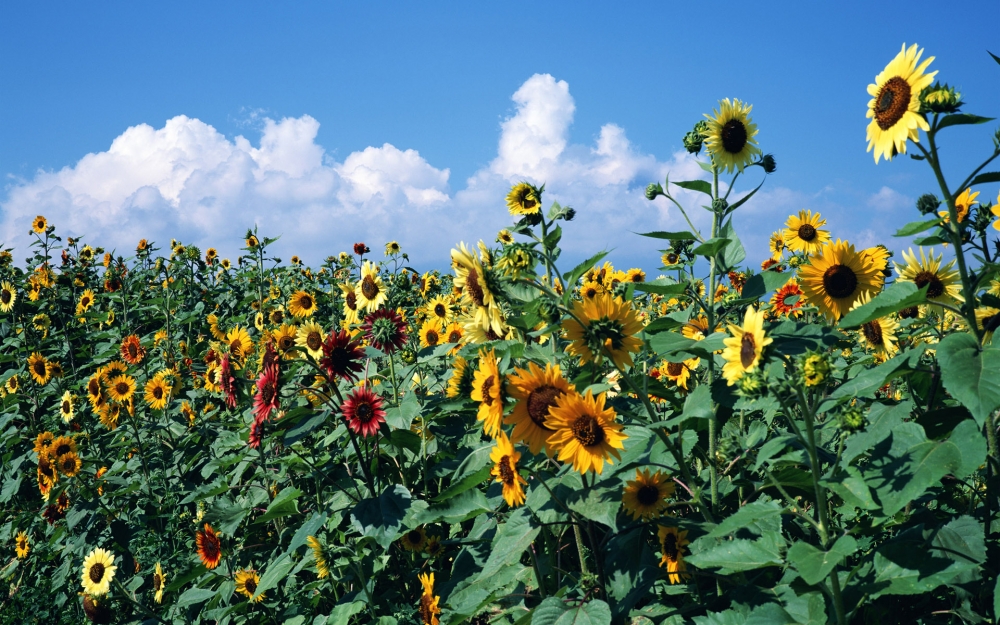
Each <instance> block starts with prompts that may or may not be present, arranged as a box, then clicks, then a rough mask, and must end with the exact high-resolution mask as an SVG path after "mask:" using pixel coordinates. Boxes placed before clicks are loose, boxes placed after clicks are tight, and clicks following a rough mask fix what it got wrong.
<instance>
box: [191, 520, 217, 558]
mask: <svg viewBox="0 0 1000 625" xmlns="http://www.w3.org/2000/svg"><path fill="white" fill-rule="evenodd" d="M194 538H195V543H196V544H197V546H198V557H199V558H201V561H202V562H203V563H204V564H205V568H207V569H214V568H215V567H217V566H219V561H220V560H222V543H220V542H219V535H218V534H216V533H215V530H213V529H212V526H211V525H209V524H208V523H206V524H205V529H204V530H198V531H197V532H196V533H195V537H194Z"/></svg>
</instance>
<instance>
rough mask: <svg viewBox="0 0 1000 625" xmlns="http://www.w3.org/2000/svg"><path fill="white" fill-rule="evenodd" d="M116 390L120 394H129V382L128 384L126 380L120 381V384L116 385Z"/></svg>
mask: <svg viewBox="0 0 1000 625" xmlns="http://www.w3.org/2000/svg"><path fill="white" fill-rule="evenodd" d="M115 391H116V392H117V393H118V394H119V395H125V394H127V393H128V384H126V383H124V382H119V383H118V384H116V385H115Z"/></svg>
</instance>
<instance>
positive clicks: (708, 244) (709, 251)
mask: <svg viewBox="0 0 1000 625" xmlns="http://www.w3.org/2000/svg"><path fill="white" fill-rule="evenodd" d="M729 243H730V241H729V239H724V238H722V237H716V238H714V239H709V240H708V241H705V242H704V243H702V244H701V245H699V246H698V247H696V248H694V250H692V253H693V254H694V255H695V256H705V257H708V258H711V257H712V256H715V255H716V254H718V253H719V252H721V251H722V250H723V249H724V248H725V247H726V246H727V245H729Z"/></svg>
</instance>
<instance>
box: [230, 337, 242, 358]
mask: <svg viewBox="0 0 1000 625" xmlns="http://www.w3.org/2000/svg"><path fill="white" fill-rule="evenodd" d="M229 351H230V352H232V354H233V355H235V356H239V355H240V354H241V353H242V352H243V346H242V344H241V343H240V340H239V339H236V340H234V341H233V342H232V343H230V344H229Z"/></svg>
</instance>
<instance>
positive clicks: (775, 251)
mask: <svg viewBox="0 0 1000 625" xmlns="http://www.w3.org/2000/svg"><path fill="white" fill-rule="evenodd" d="M789 220H791V217H789ZM768 248H769V249H770V250H771V258H772V259H773V260H776V261H778V260H781V259H782V258H783V257H784V255H785V250H786V249H787V246H786V245H785V237H784V235H782V233H781V232H772V233H771V238H770V239H769V240H768Z"/></svg>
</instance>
